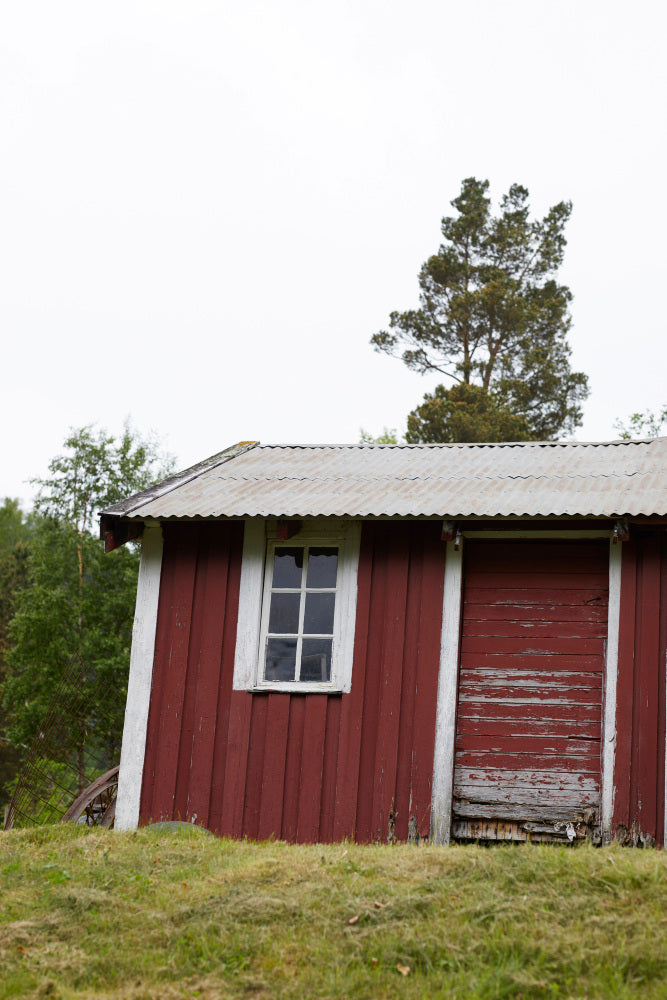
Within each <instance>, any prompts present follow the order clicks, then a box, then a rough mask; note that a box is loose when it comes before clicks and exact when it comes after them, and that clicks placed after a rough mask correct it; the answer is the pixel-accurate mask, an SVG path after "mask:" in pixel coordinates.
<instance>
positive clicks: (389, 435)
mask: <svg viewBox="0 0 667 1000" xmlns="http://www.w3.org/2000/svg"><path fill="white" fill-rule="evenodd" d="M402 440H403V439H402V438H401V437H399V433H398V431H397V430H396V428H395V427H383V428H382V433H381V434H378V436H377V437H373V435H372V434H371V433H370V432H369V431H366V430H364V428H363V427H360V428H359V444H400V443H401V441H402Z"/></svg>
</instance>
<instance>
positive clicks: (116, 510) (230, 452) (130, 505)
mask: <svg viewBox="0 0 667 1000" xmlns="http://www.w3.org/2000/svg"><path fill="white" fill-rule="evenodd" d="M258 445H259V441H239V442H238V444H233V445H230V447H229V448H225V449H224V450H223V451H219V452H218V453H217V454H216V455H211V456H210V458H205V459H203V460H202V461H201V462H197V463H196V465H191V466H190V467H189V468H187V469H183V471H182V472H176V473H174V475H173V476H169V477H168V478H167V479H163V480H162V481H161V482H159V483H155V484H154V485H153V486H149V487H148V488H147V489H145V490H142V491H141V492H140V493H135V494H134V495H133V496H131V497H128V498H127V499H126V500H121V501H119V503H115V504H113V505H112V506H111V507H107V508H106V509H105V510H101V511H100V512H99V516H100V517H101V516H102V515H103V514H104V515H111V516H113V517H123V516H125V517H128V516H130V515H131V513H132V511H133V510H135V509H136V508H137V507H141V506H143V504H144V503H147V502H148V501H149V500H158V499H160V498H161V497H164V496H166V495H167V494H168V493H171V492H173V490H176V489H178V488H179V486H184V485H185V484H186V483H189V482H192V480H193V479H196V478H197V476H199V475H201V473H202V472H207V471H208V470H209V469H215V468H216V466H218V465H224V464H225V462H230V461H231V460H232V459H233V458H236V457H237V456H238V455H243V454H244V453H245V452H246V451H251V450H252V449H253V448H256V447H257V446H258Z"/></svg>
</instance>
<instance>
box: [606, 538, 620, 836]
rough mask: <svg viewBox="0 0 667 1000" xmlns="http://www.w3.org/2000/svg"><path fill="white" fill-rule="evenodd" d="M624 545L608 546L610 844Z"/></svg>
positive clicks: (618, 543) (607, 691) (608, 828)
mask: <svg viewBox="0 0 667 1000" xmlns="http://www.w3.org/2000/svg"><path fill="white" fill-rule="evenodd" d="M622 559H623V545H622V544H621V543H620V542H617V543H616V545H614V544H613V542H610V543H609V610H608V612H607V661H606V665H605V686H604V722H603V726H602V739H603V743H602V788H601V792H600V828H601V832H602V842H603V843H605V844H608V843H610V841H611V833H612V831H611V823H612V815H613V811H614V762H615V758H616V686H617V680H618V634H619V629H620V624H621V562H622Z"/></svg>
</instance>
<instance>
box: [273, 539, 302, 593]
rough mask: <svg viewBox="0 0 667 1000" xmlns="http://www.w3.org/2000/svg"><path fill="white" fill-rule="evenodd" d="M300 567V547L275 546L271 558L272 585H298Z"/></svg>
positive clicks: (299, 584) (299, 581)
mask: <svg viewBox="0 0 667 1000" xmlns="http://www.w3.org/2000/svg"><path fill="white" fill-rule="evenodd" d="M302 569H303V549H302V548H293V549H292V548H289V549H288V548H284V549H283V548H276V549H275V554H274V558H273V586H274V587H300V586H301V570H302Z"/></svg>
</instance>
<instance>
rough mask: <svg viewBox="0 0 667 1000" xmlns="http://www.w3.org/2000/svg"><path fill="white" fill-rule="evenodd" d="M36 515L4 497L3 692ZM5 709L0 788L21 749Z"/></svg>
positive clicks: (0, 545)
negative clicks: (12, 736) (10, 631)
mask: <svg viewBox="0 0 667 1000" xmlns="http://www.w3.org/2000/svg"><path fill="white" fill-rule="evenodd" d="M34 523H35V522H34V518H32V517H26V516H25V514H24V513H23V511H22V510H21V507H20V505H19V502H18V500H12V499H10V498H9V497H5V500H4V503H3V505H2V507H0V691H1V690H2V685H3V682H4V679H5V675H6V671H7V649H8V644H9V638H8V629H9V623H10V621H11V619H12V617H13V615H14V612H15V610H16V602H17V598H18V595H19V593H20V591H21V590H22V589H23V588H24V587H25V586H26V585H27V582H28V566H29V560H30V553H31V537H32V535H33V533H34ZM6 730H7V724H6V718H5V712H4V710H3V709H2V705H1V703H0V789H1V788H2V787H3V786H5V785H6V784H7V783H8V782H9V781H10V780H11V778H12V776H13V775H14V774H15V773H16V769H17V767H18V765H19V752H18V750H17V749H16V747H14V746H12V744H11V743H10V742H9V740H8V739H7V732H6Z"/></svg>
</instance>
